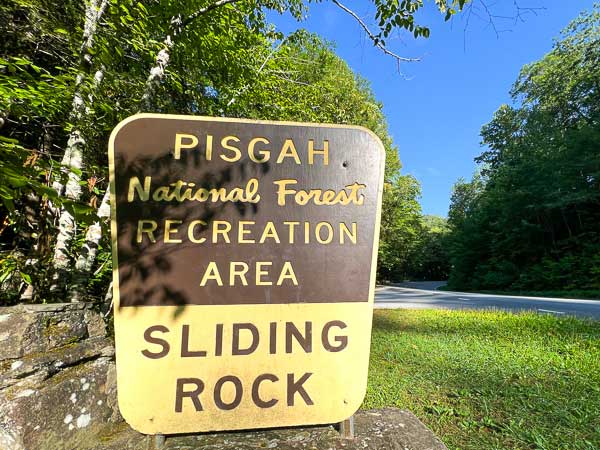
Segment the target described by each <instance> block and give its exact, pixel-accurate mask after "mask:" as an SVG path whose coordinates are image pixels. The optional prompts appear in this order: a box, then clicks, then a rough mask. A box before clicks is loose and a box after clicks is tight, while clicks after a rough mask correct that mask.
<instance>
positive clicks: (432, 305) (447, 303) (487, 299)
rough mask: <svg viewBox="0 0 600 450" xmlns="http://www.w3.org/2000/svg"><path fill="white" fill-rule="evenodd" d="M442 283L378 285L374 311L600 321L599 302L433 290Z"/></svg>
mask: <svg viewBox="0 0 600 450" xmlns="http://www.w3.org/2000/svg"><path fill="white" fill-rule="evenodd" d="M443 284H444V283H443V282H435V281H428V282H415V283H403V284H402V285H393V286H378V287H377V288H376V290H375V308H381V309H386V308H392V309H453V310H457V309H495V310H505V311H514V312H516V311H534V312H537V313H539V314H552V315H556V316H567V315H571V316H577V317H587V318H592V319H596V320H600V300H581V299H564V298H547V297H521V296H513V295H492V294H474V293H467V292H450V291H438V290H436V289H437V288H438V287H439V286H441V285H443Z"/></svg>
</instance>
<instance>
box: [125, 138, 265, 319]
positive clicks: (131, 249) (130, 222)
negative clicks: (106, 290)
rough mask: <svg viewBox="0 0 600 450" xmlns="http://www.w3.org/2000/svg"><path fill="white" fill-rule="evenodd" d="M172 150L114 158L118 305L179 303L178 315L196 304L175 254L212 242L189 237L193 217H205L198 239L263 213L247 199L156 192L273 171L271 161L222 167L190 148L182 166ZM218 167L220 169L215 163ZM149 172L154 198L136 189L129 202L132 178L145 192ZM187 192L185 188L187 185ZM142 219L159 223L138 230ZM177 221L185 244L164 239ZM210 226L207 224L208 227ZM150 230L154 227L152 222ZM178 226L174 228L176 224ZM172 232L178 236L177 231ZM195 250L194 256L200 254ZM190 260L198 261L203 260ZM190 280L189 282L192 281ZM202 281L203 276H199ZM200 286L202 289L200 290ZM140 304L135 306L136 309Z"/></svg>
mask: <svg viewBox="0 0 600 450" xmlns="http://www.w3.org/2000/svg"><path fill="white" fill-rule="evenodd" d="M172 153H173V149H171V151H170V152H169V153H167V152H165V153H164V156H162V157H154V156H152V157H137V158H136V159H135V160H134V161H133V162H131V163H129V164H128V163H127V162H125V161H124V158H119V157H117V159H116V161H115V168H116V175H115V179H116V180H117V205H118V207H117V234H118V236H117V239H118V261H119V298H120V301H119V308H128V307H132V306H133V307H139V306H148V307H152V306H158V305H160V306H177V308H176V309H175V312H174V316H175V317H177V316H179V315H181V313H183V311H184V310H185V307H186V306H187V305H192V304H196V303H197V302H195V301H194V300H193V299H191V298H190V297H189V295H188V294H186V292H185V291H184V290H183V289H181V288H180V286H181V283H182V282H184V281H186V280H184V279H182V278H181V277H182V274H180V273H177V270H176V269H175V267H174V262H175V258H178V257H179V256H180V255H181V251H182V250H185V249H186V248H188V249H189V248H191V247H195V248H198V246H199V245H200V246H203V247H202V248H204V249H206V248H207V247H206V246H207V245H209V244H206V243H205V244H199V243H194V242H192V241H191V240H190V239H189V236H188V229H187V228H186V227H185V225H186V224H187V225H189V224H190V223H191V222H193V221H202V223H201V224H197V226H196V227H195V228H194V230H193V235H194V237H195V239H200V238H202V237H206V238H207V240H208V234H209V233H210V230H209V225H210V223H211V222H212V221H214V220H219V219H225V218H227V220H230V221H231V220H232V219H233V218H234V217H236V216H237V217H239V218H240V219H241V218H245V219H248V218H251V217H253V216H255V215H256V214H257V213H258V210H259V205H258V204H257V203H243V202H221V201H217V202H210V201H207V202H199V201H191V200H186V201H181V202H180V201H177V200H171V201H154V200H153V193H154V192H155V190H156V189H157V188H159V187H161V186H164V187H166V188H168V187H169V186H172V183H175V182H176V181H178V180H182V181H185V182H187V183H195V185H194V186H193V191H194V192H195V191H196V190H197V189H200V188H202V189H207V190H211V189H221V188H225V189H227V190H229V189H232V188H233V187H239V186H242V185H245V184H246V183H247V182H248V181H249V180H250V179H251V178H259V177H260V176H261V175H264V174H265V173H267V172H269V170H270V165H269V163H268V162H267V163H262V164H257V163H254V162H252V161H250V160H249V159H245V160H242V161H238V162H236V163H229V164H227V165H223V164H220V167H219V166H217V164H215V163H214V162H212V163H210V165H209V162H207V161H206V159H205V157H204V156H201V155H200V152H185V153H183V154H182V155H181V159H180V160H178V161H177V164H174V163H173V156H172ZM215 166H217V167H218V168H217V169H216V170H215V169H213V167H215ZM146 176H151V177H152V179H151V188H150V198H149V199H148V200H147V201H141V200H140V198H139V194H138V193H137V192H138V191H135V192H136V195H135V196H134V197H135V199H134V201H132V202H128V198H127V196H128V190H129V182H130V180H131V179H132V177H138V179H139V181H140V183H141V184H140V190H143V188H142V186H144V180H145V177H146ZM182 191H183V189H182ZM139 220H146V221H153V222H154V223H155V224H156V227H155V229H154V230H153V231H152V238H153V239H154V241H155V242H152V239H151V237H150V236H151V235H150V234H149V233H148V232H142V233H141V234H140V232H139V227H140V226H139V223H138V221H139ZM166 220H173V221H177V222H176V223H177V226H176V227H175V229H177V227H179V228H181V229H180V230H178V233H174V235H176V236H177V239H181V242H180V243H165V242H164V240H165V228H166V225H165V221H166ZM205 224H206V225H205ZM145 226H146V228H143V229H151V228H153V226H154V225H153V224H152V223H151V222H147V223H145ZM171 229H173V228H171ZM172 236H173V235H172ZM197 254H198V253H196V254H195V255H197ZM189 264H199V261H198V260H194V261H189ZM188 282H189V280H188ZM198 283H199V280H198ZM199 289H200V288H199ZM135 309H136V308H132V310H133V312H135Z"/></svg>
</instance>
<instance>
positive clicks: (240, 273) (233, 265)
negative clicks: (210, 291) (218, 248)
mask: <svg viewBox="0 0 600 450" xmlns="http://www.w3.org/2000/svg"><path fill="white" fill-rule="evenodd" d="M238 267H240V268H239V269H238ZM246 273H248V264H246V263H245V262H237V261H231V262H230V263H229V286H235V277H239V279H240V281H241V282H242V285H243V286H248V281H247V280H246Z"/></svg>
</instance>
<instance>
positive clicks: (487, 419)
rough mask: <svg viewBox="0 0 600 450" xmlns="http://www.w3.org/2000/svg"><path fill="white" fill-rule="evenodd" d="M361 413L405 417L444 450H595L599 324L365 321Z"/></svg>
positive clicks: (440, 314) (479, 317)
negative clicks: (405, 412)
mask: <svg viewBox="0 0 600 450" xmlns="http://www.w3.org/2000/svg"><path fill="white" fill-rule="evenodd" d="M371 351H372V354H371V366H370V375H369V387H368V391H367V396H366V398H365V402H364V405H363V406H364V407H366V408H375V407H383V406H398V407H400V408H406V409H409V410H411V411H412V412H414V413H415V414H416V415H417V416H418V417H419V418H420V419H421V420H423V421H424V422H425V423H426V424H427V425H428V426H429V427H431V428H432V429H433V431H434V432H435V433H436V434H437V435H438V436H439V437H440V438H441V439H442V440H443V441H444V442H445V443H446V445H448V447H449V448H450V449H455V450H458V449H461V450H467V449H472V450H487V449H490V450H491V449H540V450H541V449H544V450H558V449H586V450H597V449H600V322H593V321H582V320H578V319H573V318H556V317H553V316H540V315H535V314H531V313H524V314H508V313H502V312H488V311H485V312H475V311H439V310H426V311H409V310H378V311H375V317H374V324H373V340H372V348H371Z"/></svg>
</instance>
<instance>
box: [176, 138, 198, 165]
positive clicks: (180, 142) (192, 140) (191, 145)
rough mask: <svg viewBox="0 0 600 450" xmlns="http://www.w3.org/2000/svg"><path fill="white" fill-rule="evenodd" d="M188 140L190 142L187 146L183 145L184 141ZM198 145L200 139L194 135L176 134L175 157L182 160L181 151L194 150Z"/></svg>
mask: <svg viewBox="0 0 600 450" xmlns="http://www.w3.org/2000/svg"><path fill="white" fill-rule="evenodd" d="M184 139H187V140H188V142H187V143H186V144H184V143H183V140H184ZM196 145H198V138H197V137H196V136H194V135H193V134H185V133H176V134H175V151H174V155H173V157H174V158H175V159H180V158H181V149H182V148H194V147H195V146H196Z"/></svg>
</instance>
